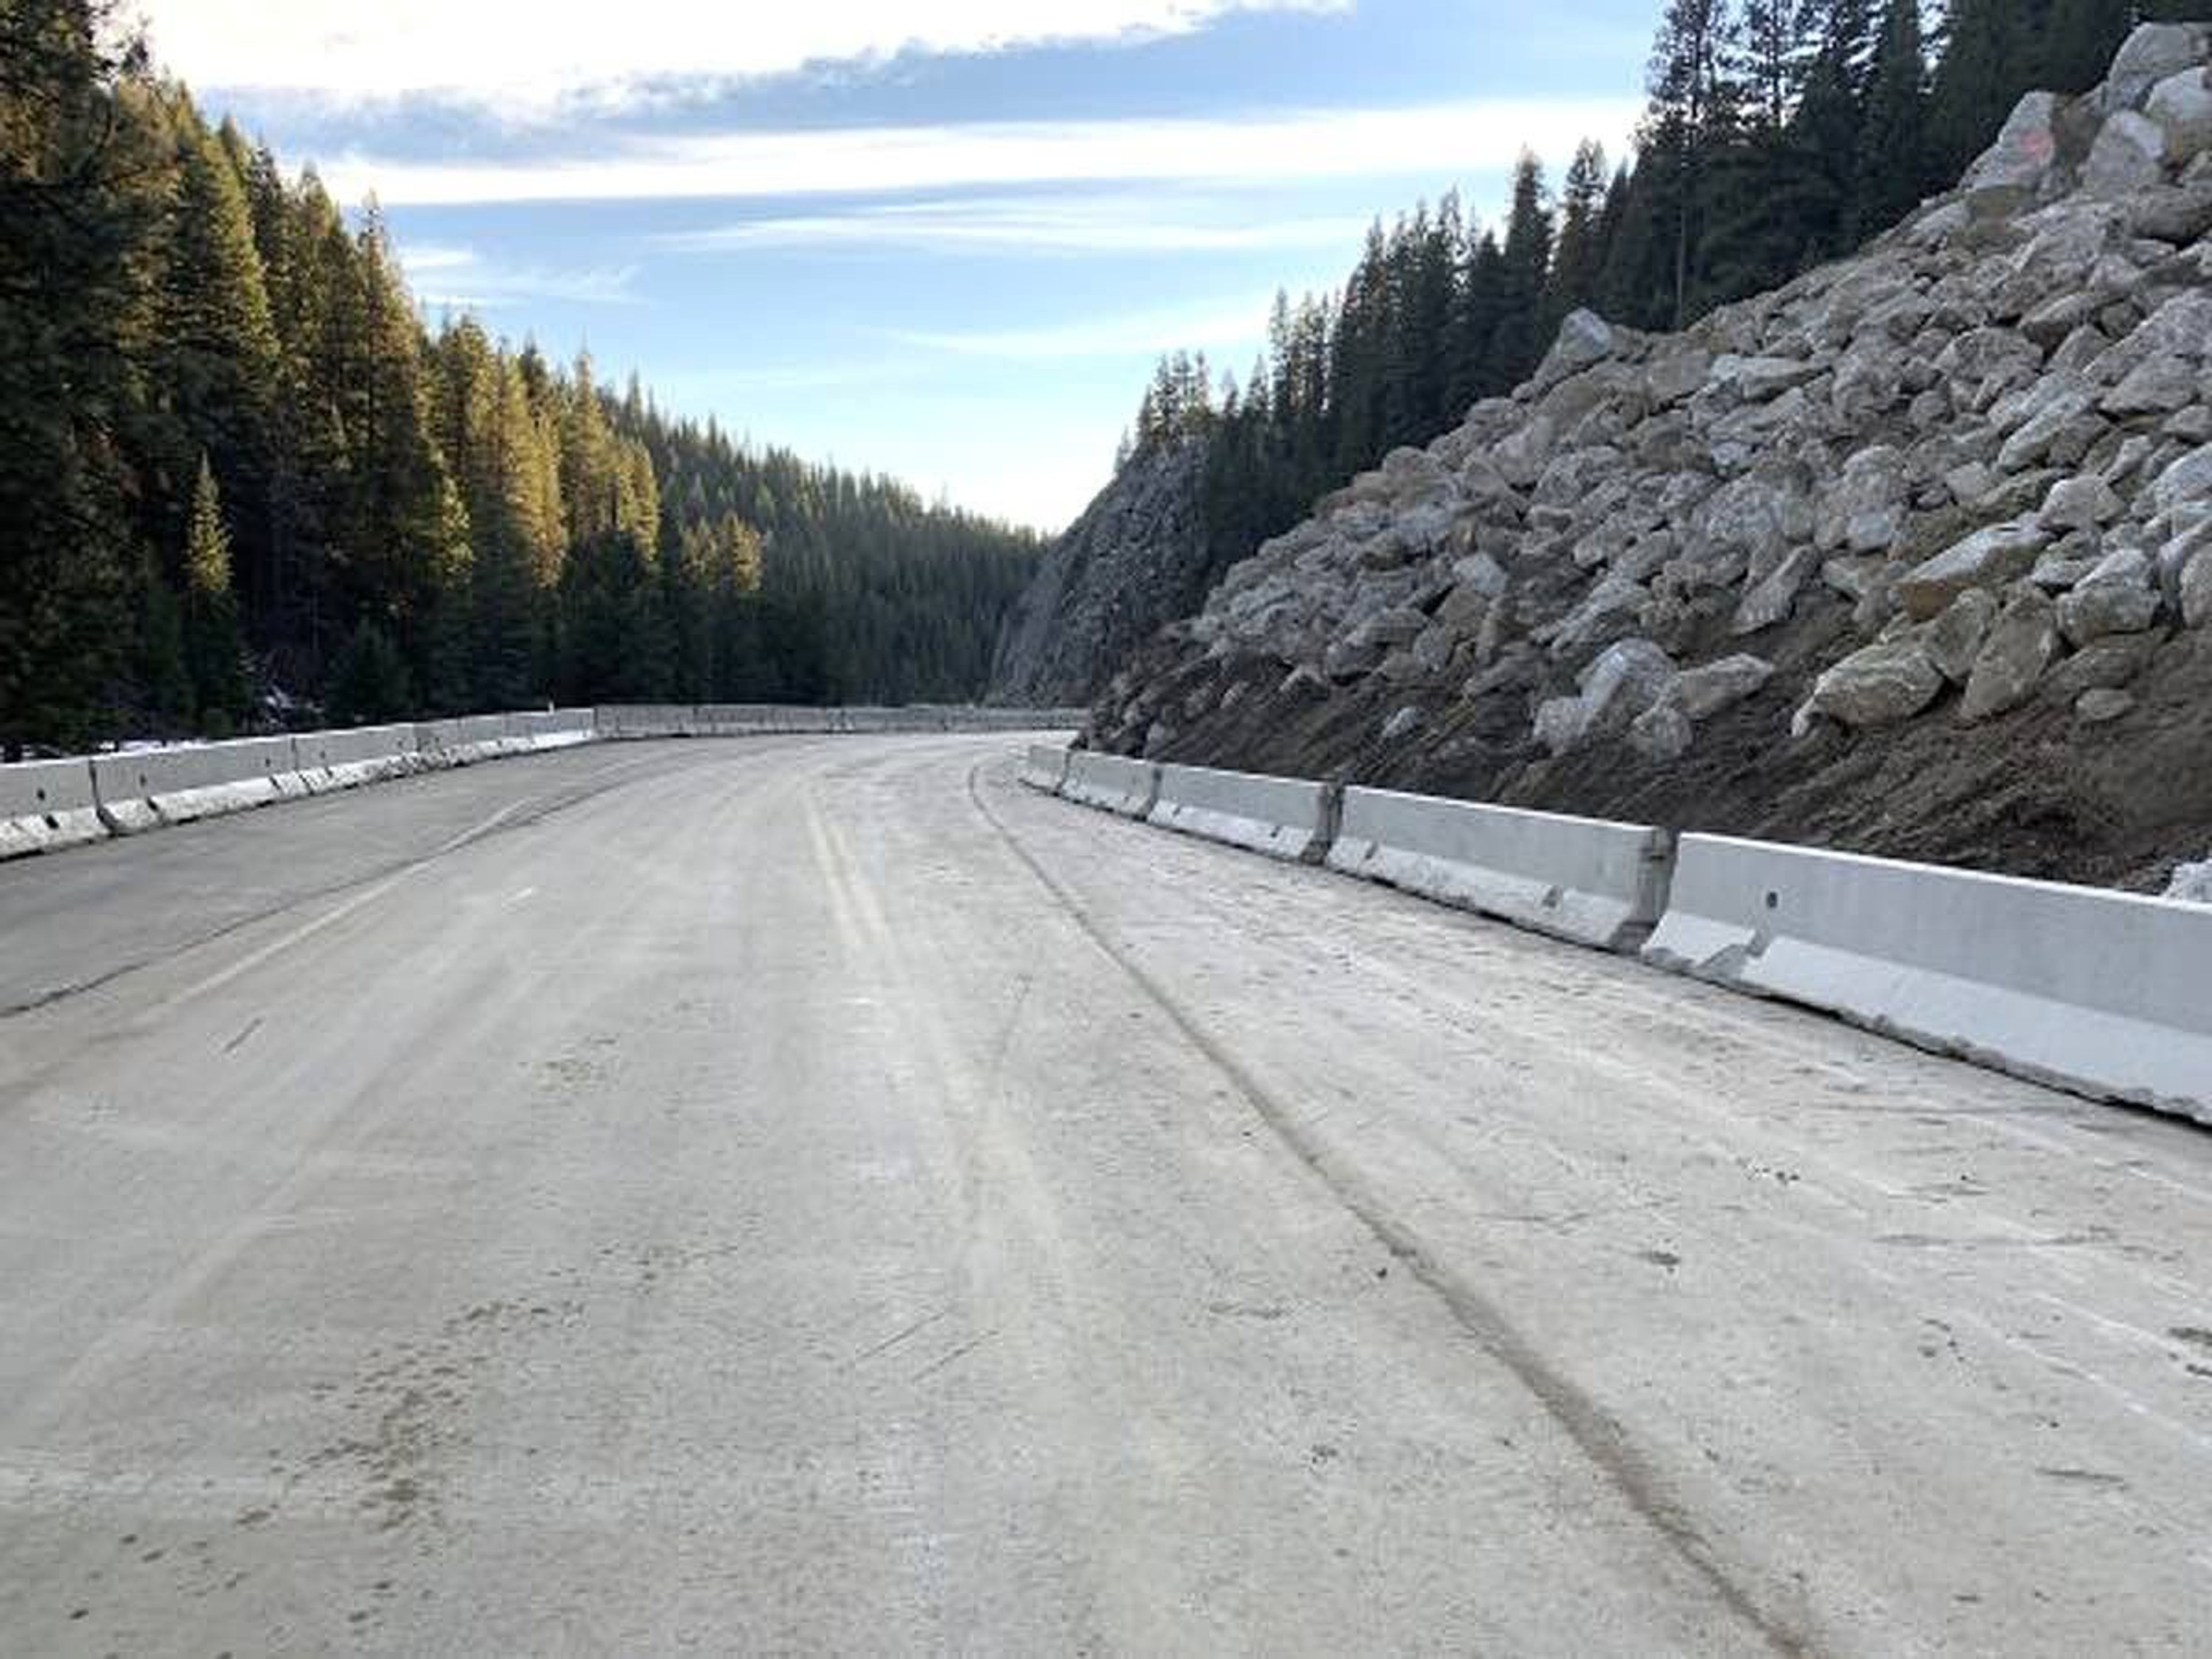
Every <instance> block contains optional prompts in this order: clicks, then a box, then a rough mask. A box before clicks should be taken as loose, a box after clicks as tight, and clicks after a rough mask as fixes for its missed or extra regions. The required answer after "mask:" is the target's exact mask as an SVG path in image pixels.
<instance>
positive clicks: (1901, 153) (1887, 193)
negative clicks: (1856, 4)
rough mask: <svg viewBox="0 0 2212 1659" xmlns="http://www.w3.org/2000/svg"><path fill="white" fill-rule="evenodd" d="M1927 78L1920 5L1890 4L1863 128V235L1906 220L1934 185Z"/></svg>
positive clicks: (1856, 204) (1858, 202)
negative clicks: (1929, 150)
mask: <svg viewBox="0 0 2212 1659" xmlns="http://www.w3.org/2000/svg"><path fill="white" fill-rule="evenodd" d="M1927 74H1928V65H1927V60H1926V58H1925V57H1924V55H1923V50H1922V46H1921V40H1920V4H1919V0H1887V3H1886V4H1885V5H1884V7H1883V9H1882V17H1881V35H1880V39H1879V42H1878V44H1877V46H1876V47H1875V61H1874V68H1873V71H1872V74H1871V76H1869V81H1868V85H1867V96H1866V113H1865V118H1864V120H1863V123H1862V125H1861V126H1860V129H1859V150H1858V176H1857V187H1856V189H1855V190H1854V191H1853V196H1854V201H1853V209H1854V214H1855V216H1856V219H1857V230H1858V234H1860V235H1862V236H1865V235H1870V234H1874V233H1875V232H1878V231H1881V230H1885V229H1887V228H1888V227H1889V226H1891V225H1893V224H1894V223H1895V222H1897V221H1898V220H1899V219H1901V218H1903V217H1904V216H1905V215H1906V214H1907V213H1909V212H1910V211H1911V210H1912V209H1913V208H1914V207H1915V206H1916V205H1917V204H1918V203H1919V201H1920V198H1921V196H1922V195H1923V192H1924V191H1926V189H1927V187H1928V185H1929V184H1930V183H1931V182H1932V180H1931V178H1930V173H1929V156H1928V149H1929V144H1928V87H1927Z"/></svg>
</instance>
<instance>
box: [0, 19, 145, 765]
mask: <svg viewBox="0 0 2212 1659" xmlns="http://www.w3.org/2000/svg"><path fill="white" fill-rule="evenodd" d="M116 10H117V8H116V7H115V6H113V5H111V4H107V3H88V0H10V3H9V4H7V5H5V6H0V536H3V537H4V538H6V544H7V551H6V555H5V556H4V557H0V757H8V756H12V755H13V754H14V753H15V751H16V750H19V749H20V748H21V745H23V744H28V743H46V744H75V743H81V742H82V741H84V740H85V739H86V738H88V737H90V736H92V735H93V734H94V732H98V731H99V730H100V729H102V728H103V727H105V726H106V725H107V724H108V723H109V720H110V709H109V706H108V705H109V699H110V691H111V689H112V680H113V678H114V677H115V676H116V674H117V673H118V671H120V670H122V669H123V668H125V666H126V665H127V664H126V661H125V655H126V647H127V643H128V641H130V639H131V634H132V627H131V619H132V610H133V607H132V604H131V587H132V573H133V572H134V570H135V569H136V568H137V557H136V556H135V552H134V545H135V543H134V537H133V534H132V529H131V512H130V508H129V490H130V480H129V478H128V476H127V473H126V471H125V467H124V465H123V463H122V459H121V457H120V455H119V453H118V449H117V447H116V444H115V441H114V435H115V434H116V432H117V431H118V429H119V428H120V427H121V426H122V425H123V424H124V422H125V421H126V420H127V419H128V418H129V415H130V411H131V399H132V386H133V380H134V376H133V372H132V366H131V362H130V360H129V358H128V356H127V355H126V354H125V350H124V349H123V337H124V331H125V322H126V316H127V313H128V310H129V307H130V306H131V303H132V295H133V289H134V282H133V265H134V260H135V251H136V250H137V248H139V247H140V246H143V240H144V238H145V236H146V235H147V234H148V232H149V227H150V222H151V219H152V215H153V211H154V204H153V203H151V202H150V201H149V200H148V198H147V197H145V195H144V194H143V191H142V190H141V189H140V188H139V187H138V185H137V181H138V180H140V179H143V178H144V177H146V176H147V175H148V173H150V172H151V170H152V158H151V156H150V155H149V153H148V152H147V150H146V149H145V147H144V145H143V134H142V133H141V132H140V131H139V130H137V128H135V127H134V126H132V125H131V124H129V123H125V122H120V121H118V120H117V119H115V118H114V106H113V103H112V97H111V94H112V88H114V87H115V86H116V85H117V84H118V82H119V81H120V80H122V79H123V78H124V77H125V76H128V75H130V74H131V73H133V72H134V71H135V69H136V66H137V61H138V58H139V49H138V48H137V46H136V45H135V44H126V45H125V46H120V47H115V46H106V45H104V44H103V42H106V41H108V40H112V39H113V38H114V35H115V29H114V27H113V24H114V21H115V13H116Z"/></svg>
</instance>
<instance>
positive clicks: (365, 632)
mask: <svg viewBox="0 0 2212 1659" xmlns="http://www.w3.org/2000/svg"><path fill="white" fill-rule="evenodd" d="M328 702H329V707H330V717H331V719H332V720H335V721H337V723H338V724H339V725H341V726H374V725H376V724H377V723H379V722H380V721H383V720H398V719H401V718H402V717H404V716H405V715H406V714H410V713H412V712H413V709H414V704H415V694H414V690H413V687H412V685H411V684H410V682H409V680H408V678H407V659H406V658H405V657H404V655H402V654H401V653H400V650H399V647H398V646H397V645H396V644H394V643H393V642H392V635H389V634H387V633H386V632H385V630H384V629H382V628H380V627H379V626H378V625H377V624H376V623H374V622H373V621H370V620H369V619H368V618H367V617H364V618H362V621H361V622H359V623H356V624H355V627H354V630H353V634H352V636H351V637H350V638H349V639H348V640H347V641H346V644H345V649H344V650H343V651H341V652H340V653H338V659H337V667H336V669H335V671H334V672H333V674H332V676H331V689H330V696H329V699H328Z"/></svg>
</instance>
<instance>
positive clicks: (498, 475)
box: [0, 0, 1039, 752]
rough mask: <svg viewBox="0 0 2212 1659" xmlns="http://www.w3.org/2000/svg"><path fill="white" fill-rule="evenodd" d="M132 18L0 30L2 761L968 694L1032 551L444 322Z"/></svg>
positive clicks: (1025, 543) (388, 250)
mask: <svg viewBox="0 0 2212 1659" xmlns="http://www.w3.org/2000/svg"><path fill="white" fill-rule="evenodd" d="M118 9H119V8H118V5H117V3H116V0H9V3H8V4H6V5H5V6H0V538H5V542H4V554H5V556H4V558H0V748H4V749H5V750H9V751H11V752H12V751H15V750H20V749H21V748H22V747H23V746H25V745H29V744H39V745H73V744H82V743H85V742H88V741H92V740H96V739H99V738H104V737H108V736H112V735H117V734H121V733H133V734H163V735H175V734H180V733H186V732H205V733H210V734H220V733H222V732H227V731H231V730H236V729H242V728H244V727H246V726H253V725H257V724H262V723H266V722H269V721H270V720H275V719H277V718H281V717H283V715H284V714H286V713H287V712H288V707H289V711H290V712H292V713H294V714H296V715H298V716H299V717H301V718H308V717H316V718H332V719H338V720H354V719H373V718H383V717H399V716H408V715H413V714H447V713H460V712H465V711H469V710H472V709H479V708H511V707H515V706H519V705H526V704H529V703H533V702H542V701H544V700H546V699H549V698H559V699H562V700H567V701H596V700H611V699H615V698H625V699H635V700H648V701H651V700H663V699H680V700H702V701H704V700H715V699H732V700H753V699H765V698H790V699H794V700H827V699H839V698H849V699H853V700H855V701H861V700H866V701H884V702H902V701H907V700H913V699H924V698H929V699H957V698H964V697H970V696H977V695H980V693H981V691H982V690H983V689H984V687H985V685H986V684H987V678H988V674H989V667H990V657H991V650H992V645H993V642H994V638H995V635H996V633H997V629H998V625H999V622H1000V617H1001V616H1002V615H1003V613H1004V612H1005V611H1006V608H1007V607H1008V605H1011V603H1012V600H1013V599H1014V597H1015V596H1016V595H1017V594H1018V592H1019V591H1020V589H1021V587H1022V586H1023V585H1024V583H1025V582H1026V580H1027V579H1028V576H1029V574H1030V570H1031V568H1033V566H1034V563H1035V562H1036V555H1037V553H1038V551H1039V548H1038V544H1037V541H1036V538H1035V537H1034V536H1033V535H1031V534H1030V533H1029V532H1021V531H1016V530H1013V529H1011V528H1008V527H1006V526H1001V525H999V524H997V523H994V522H991V521H987V520H983V519H981V518H979V517H976V516H975V515H972V514H968V513H959V512H956V511H953V510H951V509H950V508H949V507H944V506H942V505H939V504H934V503H926V502H924V501H921V500H920V499H919V498H918V497H917V496H916V495H915V493H914V492H913V491H912V490H910V489H907V488H905V487H904V486H902V485H901V484H898V483H895V482H893V481H891V480H889V479H884V478H880V477H872V476H869V475H865V474H854V473H849V472H845V471H838V470H836V469H834V468H826V467H818V466H813V465H807V464H805V463H804V462H802V461H800V460H799V459H797V458H796V457H794V456H792V455H790V454H788V453H784V452H782V451H780V450H775V449H765V450H763V449H757V448H755V447H750V446H749V445H743V444H738V443H736V442H733V441H732V440H731V439H730V438H729V437H728V436H727V435H726V434H724V433H723V432H722V431H721V430H720V428H718V427H717V426H716V425H715V424H714V423H713V422H705V423H701V422H691V421H687V420H680V419H677V418H674V417H672V416H669V415H667V414H665V413H664V412H662V411H660V410H658V409H656V408H655V407H654V405H653V403H652V402H651V400H650V399H649V398H647V397H646V396H645V395H644V393H643V392H642V391H641V389H640V388H639V386H637V385H636V383H635V380H633V381H632V382H631V383H630V385H629V386H628V387H627V389H626V390H625V391H624V392H622V393H620V394H619V395H617V393H616V392H614V391H613V390H612V389H611V388H610V387H607V386H603V385H601V384H600V383H599V380H598V379H597V377H596V375H595V372H594V369H593V367H592V363H591V362H590V360H589V359H588V358H587V357H579V358H578V359H577V360H576V361H575V362H573V363H570V364H567V365H555V364H552V363H550V362H548V361H547V360H546V358H545V357H544V356H543V354H541V353H540V352H539V351H538V349H537V348H536V347H535V346H534V345H532V344H528V343H526V344H525V345H523V346H522V347H520V349H517V348H514V347H512V346H510V345H509V344H507V343H505V342H502V341H497V340H495V339H492V338H491V337H489V336H487V335H486V333H485V332H484V331H483V328H482V327H481V326H480V325H478V324H477V322H476V321H475V320H474V319H471V318H468V317H459V318H456V319H447V320H446V321H445V322H444V323H443V324H442V325H441V326H439V327H438V328H436V329H435V330H432V329H430V328H428V327H427V326H426V325H425V323H424V320H423V319H422V315H421V313H419V311H418V309H417V307H416V305H415V303H414V301H412V299H411V298H410V295H409V294H408V292H407V289H406V286H405V283H404V280H403V278H402V276H401V272H400V270H399V266H398V260H397V258H396V256H395V254H394V252H393V249H392V243H391V240H390V238H389V236H388V234H387V233H386V229H385V227H384V225H383V223H382V221H381V219H380V216H379V215H378V214H377V213H376V211H375V210H374V205H373V204H371V206H370V207H369V208H368V210H366V211H365V212H364V213H362V214H361V215H359V216H357V217H356V220H355V221H354V222H350V223H349V221H348V218H347V216H346V215H345V214H343V212H341V210H340V209H339V208H338V206H337V204H335V203H334V202H332V201H331V198H330V197H329V195H328V194H327V192H325V190H324V189H323V187H322V185H321V184H320V183H319V181H318V179H316V178H315V176H314V174H313V172H312V171H307V172H303V173H300V174H298V175H297V176H295V177H292V178H287V177H286V176H285V174H284V173H283V171H282V169H281V168H280V167H279V165H278V163H277V161H276V158H275V157H274V156H273V155H271V154H270V151H269V149H267V148H266V147H265V146H263V145H259V144H256V143H251V142H249V141H248V140H247V138H246V137H245V135H243V134H242V133H241V132H240V130H239V129H238V128H237V126H236V125H234V124H233V123H231V122H229V121H228V120H225V121H223V122H221V123H219V124H210V122H209V121H208V120H206V119H205V118H203V117H202V115H201V114H200V112H199V111H198V110H197V108H196V107H195V106H194V105H193V103H192V100H191V96H190V94H189V93H188V92H187V91H186V90H185V88H183V87H181V86H180V85H178V84H176V83H175V82H172V81H168V80H166V79H163V78H161V77H158V76H155V74H154V73H153V72H152V71H151V70H150V68H149V64H148V62H147V60H146V57H145V53H144V52H143V46H141V45H139V44H138V43H137V40H134V39H133V38H131V36H130V35H129V33H127V31H125V29H124V28H123V27H121V26H120V23H119V20H118Z"/></svg>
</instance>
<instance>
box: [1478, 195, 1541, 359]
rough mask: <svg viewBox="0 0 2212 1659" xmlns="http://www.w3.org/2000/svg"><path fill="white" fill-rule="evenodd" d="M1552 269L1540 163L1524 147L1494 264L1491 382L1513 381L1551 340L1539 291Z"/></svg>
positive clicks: (1538, 357)
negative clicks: (1495, 323)
mask: <svg viewBox="0 0 2212 1659" xmlns="http://www.w3.org/2000/svg"><path fill="white" fill-rule="evenodd" d="M1551 268H1552V214H1551V210H1550V209H1549V208H1548V207H1547V206H1546V205H1545V202H1544V169H1543V164H1542V163H1541V162H1540V161H1537V159H1536V158H1535V157H1534V155H1529V154H1528V153H1526V152H1525V151H1524V152H1523V153H1522V157H1521V160H1520V161H1519V162H1518V164H1516V167H1514V169H1513V205H1512V208H1511V210H1510V212H1509V214H1508V216H1507V218H1506V221H1505V246H1504V251H1503V257H1502V258H1500V260H1499V262H1498V283H1499V289H1498V326H1497V329H1496V331H1495V332H1494V333H1493V334H1492V337H1491V350H1490V368H1491V370H1492V374H1493V375H1494V376H1495V383H1496V384H1498V385H1499V386H1515V385H1517V384H1518V383H1519V382H1520V381H1522V380H1525V379H1526V378H1527V377H1528V373H1529V371H1530V370H1532V369H1534V368H1535V367H1536V364H1537V362H1538V361H1539V360H1540V359H1541V357H1542V356H1543V355H1544V353H1545V351H1546V349H1547V348H1548V347H1549V346H1550V344H1551V341H1550V339H1549V338H1548V337H1547V334H1546V331H1545V327H1544V316H1545V313H1544V290H1545V285H1546V283H1547V279H1548V277H1549V275H1550V272H1551Z"/></svg>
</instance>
